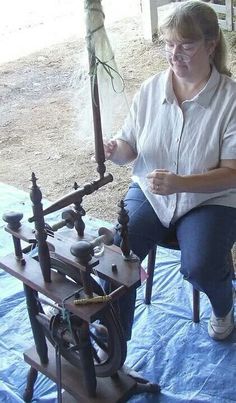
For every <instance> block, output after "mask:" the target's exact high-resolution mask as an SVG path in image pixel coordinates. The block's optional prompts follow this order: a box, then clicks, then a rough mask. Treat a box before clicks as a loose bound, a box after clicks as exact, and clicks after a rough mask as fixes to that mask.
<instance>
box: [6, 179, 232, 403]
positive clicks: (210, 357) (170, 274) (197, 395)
mask: <svg viewBox="0 0 236 403" xmlns="http://www.w3.org/2000/svg"><path fill="white" fill-rule="evenodd" d="M45 205H46V204H45ZM6 210H17V211H21V212H23V213H24V215H25V217H26V218H27V217H29V216H30V215H31V202H30V200H29V195H28V194H27V193H24V192H21V191H19V190H17V189H15V188H13V187H11V186H7V185H5V184H1V183H0V215H1V216H2V214H3V213H4V212H5V211H6ZM54 219H55V217H54ZM47 221H48V220H47ZM86 223H87V225H89V226H90V227H91V228H94V231H96V228H98V227H99V226H101V223H102V222H101V221H97V220H92V219H89V218H87V220H86ZM103 224H104V223H103ZM3 227H4V222H3V221H2V220H1V221H0V255H1V256H3V255H5V254H7V253H10V252H12V240H11V236H10V235H9V234H7V233H6V232H5V231H4V229H3ZM179 258H180V254H179V252H178V251H169V250H167V249H162V248H159V251H158V254H157V263H156V271H155V277H154V285H153V297H152V303H151V305H149V306H147V305H145V304H144V291H145V283H144V284H142V286H141V287H140V288H139V289H138V297H137V303H136V310H135V322H134V326H133V337H132V340H131V341H130V342H129V343H128V355H127V360H126V364H127V365H128V366H129V367H132V368H133V369H135V370H136V371H138V372H139V373H140V374H141V375H143V376H144V377H145V378H147V379H149V380H150V381H152V382H157V383H159V384H160V385H161V388H162V389H161V394H160V395H150V394H142V395H136V396H134V397H132V398H131V399H130V402H133V403H134V402H135V403H146V402H149V403H154V402H160V403H164V402H165V403H167V402H168V403H175V402H185V403H187V402H194V403H198V402H199V403H200V402H210V403H218V402H219V403H230V402H234V401H236V395H235V380H236V332H233V334H232V335H231V336H230V337H229V338H228V340H227V341H224V342H215V341H213V340H211V339H210V338H209V336H208V333H207V322H208V319H209V316H210V312H211V310H210V304H209V301H208V299H207V297H206V296H205V295H203V294H201V315H200V323H199V324H194V323H193V322H192V287H191V286H190V285H189V284H188V283H187V282H186V281H184V280H183V279H182V276H181V275H180V273H179V267H180V263H179ZM0 318H1V322H0V323H1V326H0V402H1V403H2V402H4V403H5V402H6V403H15V402H23V399H22V395H23V392H24V388H25V384H26V376H27V372H28V369H29V367H28V365H27V364H26V363H25V362H24V360H23V352H24V351H25V350H26V349H28V348H29V346H31V345H33V337H32V332H31V328H30V323H29V319H28V314H27V311H26V304H25V298H24V293H23V287H22V283H21V282H20V281H18V280H17V279H15V278H14V277H12V276H10V275H9V274H7V273H5V272H3V271H1V270H0ZM33 401H34V402H48V403H56V401H57V398H56V385H55V384H54V383H53V382H52V381H50V380H49V379H47V378H46V377H45V376H44V375H42V374H39V376H38V379H37V382H36V384H35V390H34V399H33ZM111 403H112V402H111Z"/></svg>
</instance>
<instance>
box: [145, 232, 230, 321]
mask: <svg viewBox="0 0 236 403" xmlns="http://www.w3.org/2000/svg"><path fill="white" fill-rule="evenodd" d="M159 246H162V247H164V248H168V249H173V250H180V248H179V244H178V240H177V238H176V237H175V235H173V236H172V238H170V239H168V240H166V242H165V243H163V244H161V245H159ZM156 251H157V245H155V246H154V247H153V248H152V249H150V251H149V253H148V262H147V280H146V290H145V304H147V305H149V304H150V303H151V297H152V284H153V275H154V269H155V261H156ZM229 263H230V265H231V270H232V279H235V271H234V263H233V256H232V253H230V254H229ZM199 312H200V292H199V290H196V289H195V288H194V287H193V322H194V323H198V322H199V321H200V318H199Z"/></svg>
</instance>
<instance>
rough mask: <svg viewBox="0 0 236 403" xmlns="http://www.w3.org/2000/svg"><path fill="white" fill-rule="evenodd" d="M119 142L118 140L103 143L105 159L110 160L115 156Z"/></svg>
mask: <svg viewBox="0 0 236 403" xmlns="http://www.w3.org/2000/svg"><path fill="white" fill-rule="evenodd" d="M117 146H118V144H117V141H116V140H109V141H107V142H104V143H103V147H104V154H105V159H106V160H109V159H111V158H112V156H113V154H114V153H115V151H116V150H117Z"/></svg>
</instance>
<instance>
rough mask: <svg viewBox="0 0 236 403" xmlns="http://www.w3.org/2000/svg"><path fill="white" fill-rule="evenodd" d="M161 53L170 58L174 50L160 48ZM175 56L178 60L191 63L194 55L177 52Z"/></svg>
mask: <svg viewBox="0 0 236 403" xmlns="http://www.w3.org/2000/svg"><path fill="white" fill-rule="evenodd" d="M160 53H161V54H162V56H164V57H166V58H167V59H170V58H171V57H173V52H171V51H170V50H166V49H160ZM174 56H175V59H176V60H177V61H178V62H186V63H189V62H190V61H191V59H192V57H193V56H194V55H192V56H190V55H186V54H185V53H175V54H174Z"/></svg>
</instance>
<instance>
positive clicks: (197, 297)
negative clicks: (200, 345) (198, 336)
mask: <svg viewBox="0 0 236 403" xmlns="http://www.w3.org/2000/svg"><path fill="white" fill-rule="evenodd" d="M199 311H200V291H198V290H196V289H195V288H193V322H194V323H199V322H200V318H199Z"/></svg>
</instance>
